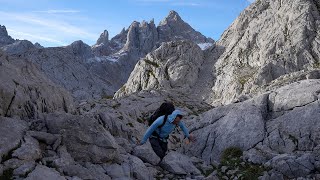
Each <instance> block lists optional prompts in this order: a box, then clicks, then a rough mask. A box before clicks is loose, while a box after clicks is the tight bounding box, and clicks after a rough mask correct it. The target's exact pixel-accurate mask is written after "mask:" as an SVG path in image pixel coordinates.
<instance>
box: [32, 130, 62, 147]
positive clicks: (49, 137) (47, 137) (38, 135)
mask: <svg viewBox="0 0 320 180" xmlns="http://www.w3.org/2000/svg"><path fill="white" fill-rule="evenodd" d="M27 135H29V136H31V137H33V138H35V139H37V140H38V141H42V142H45V143H46V144H49V145H51V144H53V143H54V142H55V141H56V140H57V138H58V137H57V136H56V135H53V134H49V133H46V132H40V131H27Z"/></svg>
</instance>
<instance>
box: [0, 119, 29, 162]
mask: <svg viewBox="0 0 320 180" xmlns="http://www.w3.org/2000/svg"><path fill="white" fill-rule="evenodd" d="M27 129H28V125H27V123H26V122H25V121H22V120H17V119H11V118H5V117H1V116H0V156H1V159H2V160H1V162H2V161H3V160H4V159H3V158H4V157H5V156H8V155H9V156H10V154H9V152H10V151H11V150H13V149H16V148H18V147H20V146H21V140H22V137H23V134H24V132H25V131H26V130H27Z"/></svg>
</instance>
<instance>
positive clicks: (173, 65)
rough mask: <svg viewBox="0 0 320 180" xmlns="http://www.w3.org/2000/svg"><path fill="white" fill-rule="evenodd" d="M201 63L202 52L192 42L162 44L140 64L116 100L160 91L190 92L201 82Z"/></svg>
mask: <svg viewBox="0 0 320 180" xmlns="http://www.w3.org/2000/svg"><path fill="white" fill-rule="evenodd" d="M202 62H203V52H202V51H201V49H200V48H199V47H198V46H197V45H195V44H194V43H192V42H189V41H177V42H168V43H163V44H162V45H161V46H160V47H159V48H158V49H156V50H155V51H153V52H151V53H149V54H148V55H147V56H146V57H145V58H144V59H141V60H140V61H139V62H138V63H137V65H136V66H135V69H134V70H133V71H132V73H131V75H130V77H129V79H128V81H127V83H126V84H125V85H124V86H123V88H121V89H120V90H119V91H117V93H116V94H115V97H122V96H125V95H128V94H131V93H134V92H139V91H141V90H150V89H157V88H161V89H177V90H179V91H182V92H187V91H190V89H191V88H192V87H193V86H194V85H195V83H196V81H197V80H198V78H199V76H198V75H199V74H198V72H199V69H200V67H201V64H202Z"/></svg>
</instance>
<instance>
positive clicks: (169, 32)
mask: <svg viewBox="0 0 320 180" xmlns="http://www.w3.org/2000/svg"><path fill="white" fill-rule="evenodd" d="M2 31H3V33H1V34H0V37H3V38H2V39H4V40H6V41H4V43H3V44H4V45H6V46H4V47H2V48H1V49H2V50H3V51H5V52H7V53H8V54H10V55H16V56H22V57H25V58H27V59H29V60H30V61H32V62H33V63H35V64H38V65H39V66H40V67H42V70H43V71H44V72H45V74H46V75H47V76H48V77H49V78H50V79H51V80H53V81H54V82H55V83H57V84H60V85H61V86H63V87H65V88H66V89H67V90H69V91H70V92H71V93H72V95H73V96H74V97H75V98H76V99H77V100H84V99H88V98H101V97H108V96H113V94H114V93H115V92H116V91H117V90H118V89H119V88H120V87H121V86H122V85H123V84H124V83H125V82H126V81H127V79H128V77H129V75H130V73H131V71H132V70H133V68H134V66H135V64H136V63H137V61H138V60H139V59H140V58H142V57H144V56H145V55H146V54H147V53H149V52H151V51H152V50H154V49H156V48H157V47H158V46H160V44H161V43H162V42H167V41H169V40H190V41H193V42H195V43H198V44H203V43H207V44H211V45H212V44H213V43H214V41H213V40H212V39H210V38H206V37H205V36H203V35H202V34H201V33H199V32H197V31H195V30H194V29H193V28H192V27H191V26H190V25H188V24H187V23H185V22H184V21H183V20H182V19H181V17H180V16H179V15H178V13H176V12H175V11H171V12H170V13H169V15H168V16H167V17H166V18H165V19H164V20H163V21H162V22H161V23H160V24H159V26H157V27H156V26H155V24H154V22H153V20H152V21H150V22H149V23H148V22H146V21H143V22H141V23H140V22H136V21H135V22H133V23H132V24H131V25H130V26H129V28H128V29H127V30H125V29H123V30H122V31H121V32H120V33H119V34H118V35H116V36H115V37H113V38H112V39H111V40H109V34H108V31H107V30H105V31H104V32H103V33H102V34H101V35H100V37H99V39H98V40H97V43H96V44H95V45H93V46H92V47H90V46H88V45H87V44H85V43H83V42H82V41H76V42H74V43H72V44H70V45H69V46H66V47H56V48H38V47H36V46H35V45H33V44H32V43H30V42H28V41H17V42H16V43H13V42H14V41H10V38H11V37H10V36H8V34H7V32H6V29H5V27H4V26H3V27H2Z"/></svg>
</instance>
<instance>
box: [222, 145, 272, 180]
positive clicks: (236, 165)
mask: <svg viewBox="0 0 320 180" xmlns="http://www.w3.org/2000/svg"><path fill="white" fill-rule="evenodd" d="M242 155H243V152H242V150H241V149H240V148H238V147H229V148H227V149H225V150H224V151H223V153H222V156H221V161H220V165H219V166H218V169H217V172H218V177H219V178H221V179H222V177H228V178H229V179H235V178H238V179H242V180H257V179H258V177H259V176H261V175H263V172H264V171H266V170H267V169H266V168H265V167H263V166H262V165H257V164H253V163H250V162H246V161H244V160H243V159H242Z"/></svg>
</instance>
